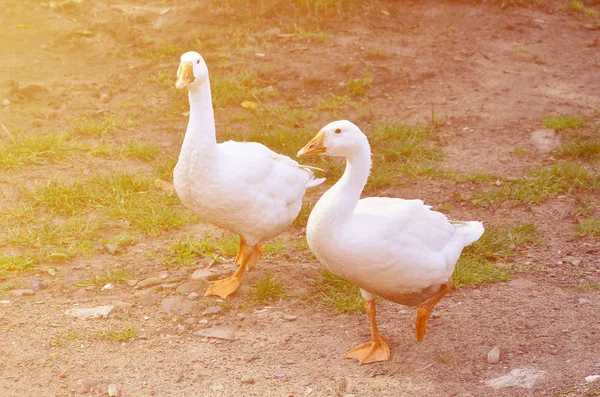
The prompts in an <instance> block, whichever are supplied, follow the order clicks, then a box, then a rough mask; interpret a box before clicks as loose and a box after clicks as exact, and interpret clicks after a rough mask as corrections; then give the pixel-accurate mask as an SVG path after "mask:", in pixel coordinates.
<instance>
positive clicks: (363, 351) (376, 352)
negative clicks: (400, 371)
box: [344, 300, 391, 365]
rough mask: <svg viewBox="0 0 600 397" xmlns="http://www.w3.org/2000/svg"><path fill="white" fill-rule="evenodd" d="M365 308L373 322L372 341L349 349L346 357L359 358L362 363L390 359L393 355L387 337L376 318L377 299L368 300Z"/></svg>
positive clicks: (371, 322)
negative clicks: (380, 330) (382, 332)
mask: <svg viewBox="0 0 600 397" xmlns="http://www.w3.org/2000/svg"><path fill="white" fill-rule="evenodd" d="M365 309H367V316H369V322H370V324H371V341H369V342H367V343H365V344H362V345H360V346H358V347H357V348H354V349H352V350H348V351H347V352H346V354H345V355H344V357H345V358H352V359H355V360H358V361H359V362H360V365H363V364H371V363H377V362H380V361H388V360H389V359H390V356H391V353H390V348H389V346H388V345H387V343H385V340H386V337H385V336H383V335H381V333H380V332H379V328H377V320H376V319H375V301H374V300H369V301H367V302H366V303H365Z"/></svg>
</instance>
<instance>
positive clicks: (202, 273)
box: [192, 269, 214, 281]
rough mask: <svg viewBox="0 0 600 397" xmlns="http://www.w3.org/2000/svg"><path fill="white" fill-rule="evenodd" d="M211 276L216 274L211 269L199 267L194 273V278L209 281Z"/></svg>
mask: <svg viewBox="0 0 600 397" xmlns="http://www.w3.org/2000/svg"><path fill="white" fill-rule="evenodd" d="M211 276H214V273H213V272H211V271H210V270H204V269H198V270H196V271H195V272H194V273H193V274H192V280H203V281H207V280H208V278H209V277H211Z"/></svg>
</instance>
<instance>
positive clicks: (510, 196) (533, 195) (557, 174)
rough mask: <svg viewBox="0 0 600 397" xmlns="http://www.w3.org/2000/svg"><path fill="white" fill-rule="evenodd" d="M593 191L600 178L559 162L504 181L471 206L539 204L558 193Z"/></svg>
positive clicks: (479, 193)
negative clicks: (507, 202)
mask: <svg viewBox="0 0 600 397" xmlns="http://www.w3.org/2000/svg"><path fill="white" fill-rule="evenodd" d="M594 189H600V176H599V175H597V174H594V173H591V172H589V171H587V170H586V169H585V168H584V167H582V166H581V165H580V164H576V163H559V164H555V165H553V166H552V167H548V168H540V169H538V170H535V171H532V172H530V173H529V175H528V176H527V177H524V178H519V179H515V180H505V181H503V183H502V185H501V186H500V187H499V188H498V189H491V190H488V191H485V192H477V194H476V197H475V198H474V199H473V204H474V205H478V206H487V205H494V204H496V203H499V202H504V201H512V202H515V203H524V204H529V205H530V204H539V203H541V202H543V201H545V200H548V199H550V198H553V197H556V196H558V195H559V194H571V193H574V192H577V191H585V190H594Z"/></svg>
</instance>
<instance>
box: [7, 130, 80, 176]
mask: <svg viewBox="0 0 600 397" xmlns="http://www.w3.org/2000/svg"><path fill="white" fill-rule="evenodd" d="M79 149H81V145H80V144H79V143H77V142H75V141H73V140H72V139H71V136H70V135H69V134H68V133H65V132H61V133H50V134H42V135H36V136H31V137H26V138H22V139H21V138H20V139H18V140H16V141H15V142H14V143H9V144H4V145H2V146H1V147H0V171H2V170H7V169H13V168H16V167H20V166H24V165H44V164H53V163H60V162H65V161H68V160H69V159H71V157H72V156H73V153H74V152H75V151H77V150H79Z"/></svg>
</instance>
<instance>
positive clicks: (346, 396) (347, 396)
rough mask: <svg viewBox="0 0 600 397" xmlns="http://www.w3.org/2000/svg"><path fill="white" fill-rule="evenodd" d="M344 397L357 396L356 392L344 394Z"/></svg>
mask: <svg viewBox="0 0 600 397" xmlns="http://www.w3.org/2000/svg"><path fill="white" fill-rule="evenodd" d="M344 397H356V396H355V395H354V394H344Z"/></svg>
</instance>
